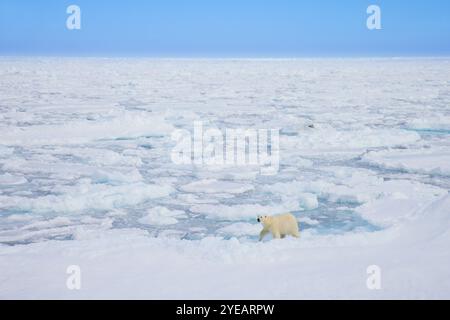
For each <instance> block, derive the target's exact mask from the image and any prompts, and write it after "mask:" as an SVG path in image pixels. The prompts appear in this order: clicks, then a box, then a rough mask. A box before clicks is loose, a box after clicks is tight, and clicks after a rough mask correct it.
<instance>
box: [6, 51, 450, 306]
mask: <svg viewBox="0 0 450 320" xmlns="http://www.w3.org/2000/svg"><path fill="white" fill-rule="evenodd" d="M448 62H449V61H448V59H419V60H415V59H303V60H302V59H300V60H295V59H292V60H276V59H275V60H264V59H262V60H151V59H95V58H92V59H91V58H79V59H77V58H66V59H62V58H61V59H59V58H39V59H38V58H0V97H1V99H0V298H2V299H11V298H26V299H36V298H37V299H43V298H56V299H81V298H107V299H108V298H112V299H115V298H125V299H132V298H137V299H152V298H153V299H164V298H172V299H205V298H207V299H281V298H284V299H299V298H305V299H311V298H324V299H329V298H339V299H340V298H352V299H364V298H367V299H386V298H401V299H412V298H416V299H417V298H419V299H430V298H438V299H448V298H450V280H449V279H450V269H449V268H448V265H450V250H449V246H448V244H449V243H450V221H449V220H450V195H449V193H448V191H449V190H450V167H449V163H450V161H449V160H450V140H449V134H450V127H449V124H450V122H449V121H448V119H450V113H449V112H450V111H449V105H450V99H449V98H450V95H449V90H448V79H449V74H450V69H449V66H450V64H449V63H448ZM80 79H83V81H80ZM195 121H202V123H203V126H204V128H205V129H206V128H208V127H209V128H212V127H214V128H218V129H219V130H226V129H227V128H232V129H237V128H243V129H279V130H280V153H279V155H280V159H279V170H278V172H277V173H276V174H275V175H272V176H263V175H261V174H260V168H258V167H257V166H253V167H252V166H239V167H237V166H233V165H227V166H223V167H206V166H201V165H196V164H192V165H178V164H175V163H173V162H172V161H171V151H172V149H173V147H174V145H175V144H174V141H173V140H172V139H171V134H172V132H173V131H174V130H176V129H182V130H187V131H192V130H193V127H194V122H195ZM285 212H292V213H293V214H294V215H295V216H296V218H297V220H298V221H299V225H300V229H301V237H300V239H293V238H286V239H283V240H271V239H270V237H268V238H267V239H265V240H264V241H263V242H258V234H259V232H260V230H261V229H262V227H261V225H260V224H259V223H257V221H256V217H257V215H260V214H264V215H269V214H279V213H285ZM70 265H78V266H80V268H81V272H82V278H81V279H82V288H81V290H69V289H68V288H67V287H66V280H67V278H68V276H69V275H68V274H67V273H66V270H67V267H68V266H70ZM371 265H377V266H379V267H380V269H381V272H382V273H381V275H382V278H381V284H382V287H381V290H369V289H368V288H367V286H366V281H367V278H368V274H367V268H368V267H369V266H371Z"/></svg>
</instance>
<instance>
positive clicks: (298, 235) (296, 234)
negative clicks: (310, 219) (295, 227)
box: [292, 231, 300, 238]
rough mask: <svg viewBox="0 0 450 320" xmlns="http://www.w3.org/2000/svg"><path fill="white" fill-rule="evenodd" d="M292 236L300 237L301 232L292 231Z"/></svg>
mask: <svg viewBox="0 0 450 320" xmlns="http://www.w3.org/2000/svg"><path fill="white" fill-rule="evenodd" d="M292 236H293V237H295V238H300V232H298V231H295V232H294V233H292Z"/></svg>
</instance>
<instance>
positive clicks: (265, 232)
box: [259, 229, 269, 241]
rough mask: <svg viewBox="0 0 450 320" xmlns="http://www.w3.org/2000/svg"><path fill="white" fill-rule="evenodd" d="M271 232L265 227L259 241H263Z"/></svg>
mask: <svg viewBox="0 0 450 320" xmlns="http://www.w3.org/2000/svg"><path fill="white" fill-rule="evenodd" d="M268 232H269V230H266V229H263V230H262V231H261V233H260V234H259V241H262V239H263V238H264V236H265V235H266V234H267V233H268Z"/></svg>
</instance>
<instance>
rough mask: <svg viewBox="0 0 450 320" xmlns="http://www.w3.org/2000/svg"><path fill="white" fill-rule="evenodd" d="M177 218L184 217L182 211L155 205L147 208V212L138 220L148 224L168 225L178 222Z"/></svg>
mask: <svg viewBox="0 0 450 320" xmlns="http://www.w3.org/2000/svg"><path fill="white" fill-rule="evenodd" d="M177 218H186V215H185V214H184V211H181V210H169V209H167V208H165V207H155V208H151V209H149V210H148V214H147V215H146V216H144V217H142V218H140V219H139V220H138V221H139V222H140V223H142V224H150V225H170V224H176V223H177V222H178V219H177Z"/></svg>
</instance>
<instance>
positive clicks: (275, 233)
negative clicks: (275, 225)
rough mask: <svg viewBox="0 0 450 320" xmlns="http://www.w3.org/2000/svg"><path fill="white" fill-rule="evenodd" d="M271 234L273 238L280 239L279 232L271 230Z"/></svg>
mask: <svg viewBox="0 0 450 320" xmlns="http://www.w3.org/2000/svg"><path fill="white" fill-rule="evenodd" d="M272 236H273V238H274V239H280V238H281V235H280V233H279V232H273V233H272Z"/></svg>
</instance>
